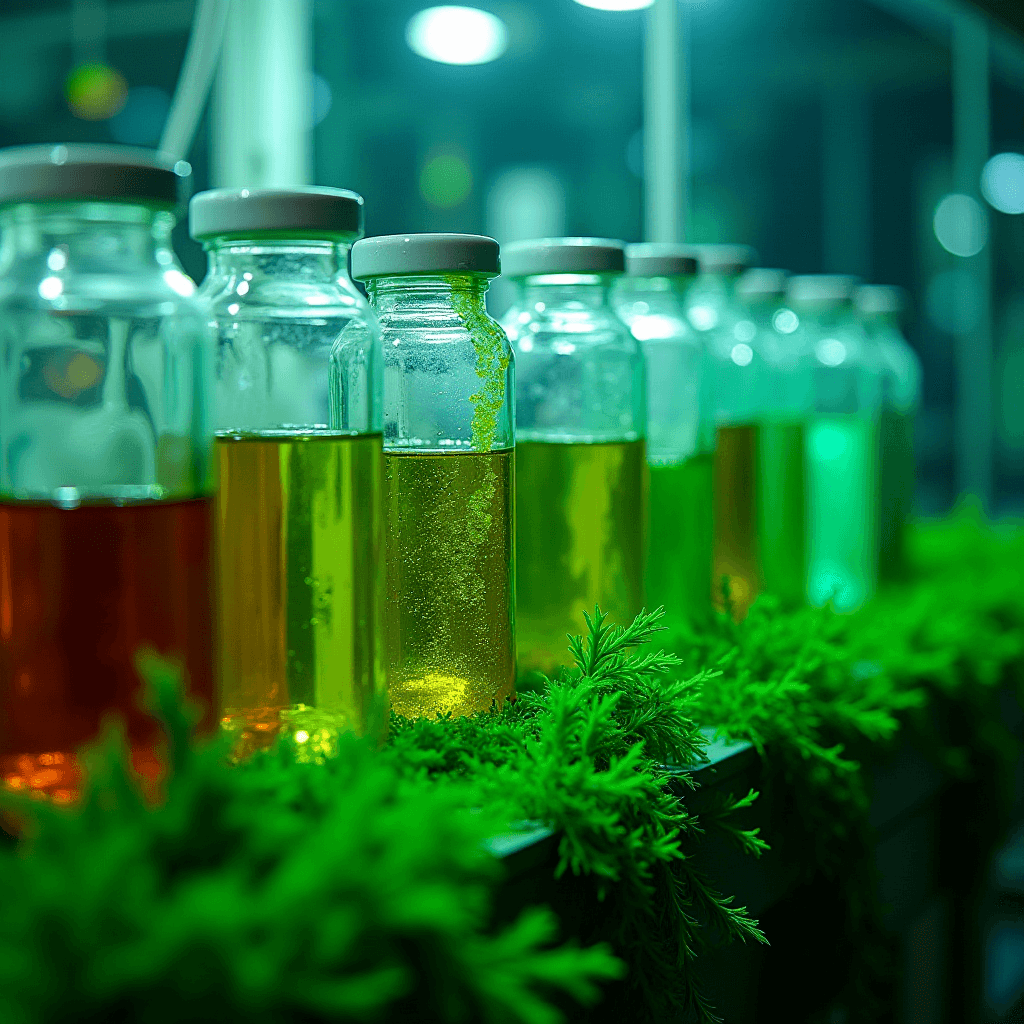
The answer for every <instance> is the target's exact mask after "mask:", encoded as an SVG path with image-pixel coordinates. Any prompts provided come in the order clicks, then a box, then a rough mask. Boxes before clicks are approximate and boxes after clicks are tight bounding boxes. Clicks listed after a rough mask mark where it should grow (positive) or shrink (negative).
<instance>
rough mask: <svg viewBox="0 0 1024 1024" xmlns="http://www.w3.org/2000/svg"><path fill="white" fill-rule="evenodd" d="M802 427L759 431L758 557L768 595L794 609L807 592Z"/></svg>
mask: <svg viewBox="0 0 1024 1024" xmlns="http://www.w3.org/2000/svg"><path fill="white" fill-rule="evenodd" d="M804 445H805V441H804V426H803V424H802V423H772V422H769V423H764V424H762V425H761V426H760V428H759V430H758V438H757V457H758V486H757V502H758V552H759V555H760V559H761V573H762V577H763V579H764V585H765V590H767V591H768V592H769V593H773V594H777V595H778V596H779V597H781V598H783V599H784V600H785V601H786V602H788V603H790V604H799V603H802V602H803V601H804V599H805V596H806V592H807V487H806V474H805V471H804Z"/></svg>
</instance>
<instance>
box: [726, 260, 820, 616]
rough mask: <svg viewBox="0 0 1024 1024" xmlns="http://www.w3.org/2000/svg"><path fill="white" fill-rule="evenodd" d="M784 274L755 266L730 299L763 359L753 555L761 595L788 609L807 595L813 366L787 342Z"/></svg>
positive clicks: (790, 318)
mask: <svg viewBox="0 0 1024 1024" xmlns="http://www.w3.org/2000/svg"><path fill="white" fill-rule="evenodd" d="M787 276H788V275H787V274H786V272H785V271H784V270H775V269H769V268H766V267H754V268H752V269H750V270H747V271H746V272H745V273H744V274H742V275H741V277H740V278H739V280H738V281H737V282H736V297H737V299H738V300H739V302H740V304H741V305H742V307H743V309H744V310H745V312H746V315H747V318H748V319H749V320H750V322H752V323H753V324H754V326H755V328H756V329H757V333H756V335H755V336H754V339H753V340H752V341H751V343H750V344H751V347H752V348H753V349H754V350H755V352H756V353H757V354H758V356H759V357H760V358H761V359H762V360H763V366H764V374H765V389H764V403H763V406H762V408H761V411H760V414H759V417H758V422H757V436H756V445H755V446H756V450H757V477H756V484H755V494H756V500H757V551H758V560H759V564H760V571H761V578H762V581H763V583H764V587H765V590H767V591H768V592H770V593H773V594H776V595H777V596H779V597H781V598H782V599H783V600H784V601H785V602H786V603H787V604H791V605H793V604H802V603H803V602H804V601H805V600H806V595H807V484H806V473H805V470H804V447H805V440H804V438H805V430H806V424H807V421H808V419H809V418H810V415H811V412H812V410H813V405H814V401H813V392H812V380H813V370H812V360H811V359H810V358H809V353H807V352H806V350H805V349H804V348H803V347H802V346H801V345H799V344H794V342H793V332H794V331H795V330H796V327H797V324H798V318H797V316H796V314H795V313H794V312H793V311H792V310H790V309H788V308H786V305H785V293H786V278H787Z"/></svg>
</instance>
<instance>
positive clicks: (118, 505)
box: [0, 145, 215, 801]
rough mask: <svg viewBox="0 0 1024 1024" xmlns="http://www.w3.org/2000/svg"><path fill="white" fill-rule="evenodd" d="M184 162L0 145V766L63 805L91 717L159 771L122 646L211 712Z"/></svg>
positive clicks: (102, 150) (206, 487)
mask: <svg viewBox="0 0 1024 1024" xmlns="http://www.w3.org/2000/svg"><path fill="white" fill-rule="evenodd" d="M188 173H189V169H188V165H187V164H177V165H174V166H173V167H172V166H171V165H169V164H165V163H164V162H162V161H161V160H160V159H159V158H158V157H157V155H156V154H154V153H151V152H148V151H144V150H132V149H127V148H121V147H106V146H85V145H67V146H63V145H58V146H26V147H18V148H15V149H8V150H5V151H3V152H2V153H0V235H2V248H0V777H2V780H3V783H4V784H6V785H7V786H9V787H11V788H13V789H16V790H21V791H37V792H39V793H44V794H48V795H49V796H51V797H52V798H53V799H55V800H58V801H66V800H70V799H73V798H74V796H75V795H76V792H77V788H78V785H79V779H80V773H79V768H78V765H77V761H76V755H75V751H76V750H77V749H78V748H79V747H80V746H81V745H82V744H83V743H85V742H87V741H88V740H91V739H93V738H95V736H96V734H97V733H98V731H99V728H100V723H101V720H102V718H103V716H104V715H106V714H108V713H111V712H116V713H117V714H119V715H120V716H121V717H122V718H123V719H124V720H125V722H126V725H127V737H128V743H129V745H130V748H131V751H132V757H133V760H134V763H135V765H136V768H137V769H138V770H139V771H140V772H142V773H143V774H144V775H146V776H148V777H150V778H153V777H156V776H157V775H158V774H159V771H160V765H159V760H158V757H157V755H156V752H155V749H154V743H155V742H156V740H157V735H158V730H157V729H156V726H155V723H154V722H153V721H152V720H151V719H150V718H149V716H147V715H146V714H144V713H143V711H142V710H141V709H140V708H139V706H138V704H137V699H138V696H139V676H138V673H137V670H136V661H135V659H136V657H137V655H138V654H139V652H140V651H142V650H144V649H150V650H155V651H157V652H159V653H160V654H162V655H165V656H167V657H169V658H172V659H174V660H176V661H177V662H179V663H180V664H181V665H182V666H183V668H184V669H185V673H186V678H187V681H188V688H189V692H190V693H191V694H192V696H193V697H194V698H195V699H196V700H197V701H198V702H199V703H200V704H201V706H202V708H203V716H204V717H203V722H202V724H203V725H204V726H212V723H213V722H214V720H215V719H214V708H213V704H214V692H213V691H214V666H213V650H212V646H211V634H212V622H213V608H212V589H211V588H212V572H213V565H212V527H213V517H212V494H213V482H212V477H211V473H210V471H209V466H210V444H211V441H212V438H211V427H210V417H209V394H208V392H209V380H208V376H209V373H210V368H211V358H210V355H211V345H210V339H209V334H208V331H207V328H206V324H205V318H204V316H203V314H202V310H201V307H200V306H199V305H198V304H197V303H196V302H195V300H194V298H193V291H194V286H193V284H192V282H191V281H190V280H189V279H188V278H187V277H186V276H185V274H184V273H183V272H182V270H181V267H180V266H179V264H178V262H177V260H176V259H175V257H174V253H173V251H172V249H171V229H172V227H173V226H174V222H175V211H176V210H177V208H178V206H179V203H180V201H181V199H182V198H184V196H183V192H184V185H185V183H186V176H187V175H188Z"/></svg>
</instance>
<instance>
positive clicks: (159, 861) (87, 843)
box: [0, 659, 620, 1024]
mask: <svg viewBox="0 0 1024 1024" xmlns="http://www.w3.org/2000/svg"><path fill="white" fill-rule="evenodd" d="M144 667H145V671H146V674H147V675H148V676H149V678H150V680H151V683H152V685H153V688H154V693H155V696H156V701H157V705H156V707H157V710H158V713H159V717H160V718H161V719H162V721H163V722H164V724H165V727H166V730H167V738H168V760H169V763H170V772H169V774H168V777H167V779H166V783H165V793H164V794H163V797H162V798H161V800H160V801H159V802H158V804H157V806H150V805H149V804H148V803H147V801H146V800H145V799H144V798H143V796H142V795H141V793H140V792H139V791H138V789H137V788H136V787H135V785H134V782H133V780H132V779H131V778H130V776H129V772H128V770H127V767H126V766H127V764H128V755H127V751H126V749H125V746H124V742H123V738H122V737H121V735H120V733H119V731H118V730H117V729H116V728H115V729H113V730H112V731H111V732H110V733H109V734H108V735H107V737H106V738H105V740H104V741H103V742H102V743H101V744H100V745H99V746H98V747H97V748H96V749H95V750H93V751H92V754H91V756H90V758H89V762H88V778H89V782H88V785H87V788H86V790H85V793H84V795H83V798H82V800H81V802H80V804H79V805H78V806H76V807H75V808H74V809H72V810H66V809H58V808H53V807H49V806H46V805H39V804H32V803H28V802H25V801H18V800H15V799H11V800H7V801H6V802H7V803H8V804H9V805H10V807H11V809H13V810H14V811H15V812H16V813H17V814H18V815H19V816H21V817H22V818H23V819H27V820H28V822H29V827H28V838H27V839H26V840H25V844H24V845H25V849H24V850H23V851H21V852H19V853H12V852H0V1020H3V1021H4V1022H5V1024H48V1022H58V1021H59V1022H61V1024H65V1022H74V1021H96V1020H102V1021H105V1022H108V1021H109V1022H134V1021H137V1022H143V1021H144V1022H146V1024H160V1022H163V1021H166V1022H168V1024H170V1022H172V1021H174V1022H178V1021H182V1020H188V1021H210V1022H213V1021H217V1022H221V1024H223V1022H234V1021H237V1022H239V1024H241V1022H243V1021H244V1022H246V1024H260V1022H267V1024H270V1022H274V1024H279V1022H293V1021H294V1022H302V1024H312V1022H317V1021H324V1022H326V1021H368V1022H369V1021H399V1020H402V1021H404V1020H410V1019H417V1020H421V1021H436V1022H458V1021H473V1022H477V1021H489V1022H495V1024H498V1022H502V1024H505V1022H522V1024H553V1022H556V1021H558V1020H560V1019H561V1014H560V1012H558V1011H557V1010H556V1009H555V1008H554V1006H553V1005H552V1003H551V1002H550V996H551V995H552V994H554V993H557V992H564V993H567V994H568V995H569V996H572V997H575V998H576V999H579V1000H581V1001H591V1000H593V999H594V998H595V997H596V995H597V992H598V988H597V985H598V983H599V982H601V981H604V980H608V979H610V978H614V977H616V976H618V974H619V973H620V965H619V963H618V962H617V961H616V960H615V959H614V958H613V957H612V956H611V955H610V954H609V953H608V952H607V951H606V950H605V949H603V948H600V947H595V948H591V949H585V950H583V949H578V948H576V947H574V946H571V945H569V946H564V945H563V946H561V947H553V945H552V943H553V939H554V933H555V921H554V919H553V918H552V916H551V914H550V913H549V912H547V911H544V910H540V909H534V910H526V911H524V912H523V913H522V914H521V916H519V918H518V919H517V920H516V921H515V922H514V923H513V924H512V925H510V926H509V927H507V928H505V929H503V930H500V931H498V932H497V933H491V932H490V931H489V926H488V920H489V892H490V889H491V887H492V886H493V884H494V882H495V880H496V876H497V875H498V873H499V869H498V865H497V862H496V861H495V860H494V859H493V858H492V857H491V856H490V855H489V854H487V853H486V852H485V851H484V848H483V845H482V841H483V839H484V838H485V837H486V836H487V835H488V834H489V833H490V832H491V831H492V830H494V829H495V828H500V827H503V822H502V819H501V818H500V815H495V814H491V813H479V812H476V813H473V812H471V811H469V810H468V809H467V808H468V807H470V806H471V805H472V802H473V800H472V794H471V793H470V791H469V789H468V788H467V787H465V786H458V785H452V786H445V787H439V786H434V785H424V784H423V783H421V782H419V783H418V782H416V781H415V780H412V779H410V778H409V777H408V776H403V775H402V774H401V773H400V772H398V771H397V770H396V769H395V768H394V767H393V766H392V765H390V764H388V763H387V762H386V761H385V760H384V759H382V758H381V757H379V756H378V755H377V754H376V753H375V752H374V751H373V750H372V749H371V748H370V747H369V746H368V745H367V744H365V743H363V742H361V741H359V740H356V739H354V738H352V737H345V738H343V739H342V741H341V743H340V744H339V749H338V752H337V756H335V757H334V758H332V759H331V760H330V761H328V762H327V763H325V764H322V765H317V764H309V763H301V762H298V761H296V759H295V758H294V756H293V755H292V752H291V751H290V750H289V749H288V747H287V746H285V745H281V746H280V747H279V748H278V749H277V750H276V751H274V752H272V753H269V754H264V755H261V756H259V757H256V758H254V759H253V760H252V761H251V762H249V763H248V764H247V765H246V766H244V767H242V768H237V769H232V768H230V767H229V766H228V764H227V756H226V755H227V749H226V748H225V746H224V745H223V743H220V742H215V743H213V744H209V745H205V746H202V745H200V746H197V745H195V743H194V742H193V741H192V739H191V722H190V720H189V718H188V717H187V716H186V714H185V713H184V712H183V710H182V707H181V703H180V700H181V698H180V687H179V686H178V683H177V680H176V678H175V676H174V673H173V672H172V671H170V670H169V669H168V668H167V666H165V665H162V664H161V663H159V662H157V661H155V660H153V659H148V661H147V662H146V664H145V666H144Z"/></svg>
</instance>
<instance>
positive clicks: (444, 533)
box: [384, 449, 515, 718]
mask: <svg viewBox="0 0 1024 1024" xmlns="http://www.w3.org/2000/svg"><path fill="white" fill-rule="evenodd" d="M514 465H515V464H514V452H513V449H505V450H502V451H492V452H459V453H454V452H453V453H451V454H447V453H444V454H434V453H431V454H422V455H421V454H415V453H405V452H385V453H384V552H385V557H384V562H385V579H386V600H385V606H384V650H385V666H386V673H387V684H388V695H389V697H390V700H391V706H392V708H393V709H394V710H395V711H397V712H398V713H399V714H400V715H404V716H406V717H407V718H418V717H421V716H424V715H429V716H436V715H438V714H443V713H451V714H452V715H470V714H473V713H475V712H479V711H487V710H488V709H489V708H490V707H491V703H492V702H496V703H497V704H499V705H500V704H501V703H502V702H503V701H504V700H505V698H506V697H508V696H509V695H510V694H512V692H513V689H514V686H515V622H514V611H513V609H514V603H515V598H514V594H515V590H514V580H515V573H514V563H513V543H514V536H515V521H514V509H513V504H512V501H513V485H514V473H515V469H514Z"/></svg>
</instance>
